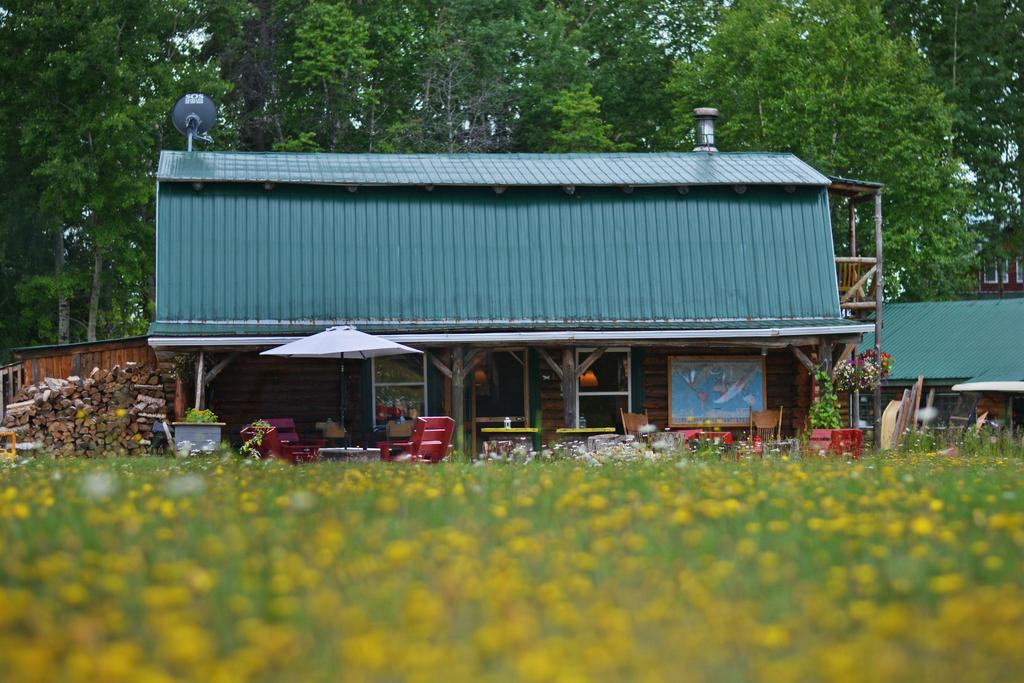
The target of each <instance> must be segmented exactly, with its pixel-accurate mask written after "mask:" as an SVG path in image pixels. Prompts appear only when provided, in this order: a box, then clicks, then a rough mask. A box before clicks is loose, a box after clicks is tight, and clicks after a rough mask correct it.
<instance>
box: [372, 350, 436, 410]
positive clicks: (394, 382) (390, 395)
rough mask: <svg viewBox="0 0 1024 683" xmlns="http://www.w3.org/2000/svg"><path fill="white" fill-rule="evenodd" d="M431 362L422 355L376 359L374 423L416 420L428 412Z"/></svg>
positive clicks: (374, 364) (374, 370) (374, 371)
mask: <svg viewBox="0 0 1024 683" xmlns="http://www.w3.org/2000/svg"><path fill="white" fill-rule="evenodd" d="M426 376H427V365H426V357H425V356H421V355H415V356H414V355H411V354H410V355H406V356H386V357H383V358H374V359H373V423H374V424H378V425H379V424H385V423H387V422H389V421H391V420H402V419H405V420H413V419H415V418H417V417H420V416H421V415H424V414H426V408H427V382H426Z"/></svg>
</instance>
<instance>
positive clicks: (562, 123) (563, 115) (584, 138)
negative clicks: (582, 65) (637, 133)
mask: <svg viewBox="0 0 1024 683" xmlns="http://www.w3.org/2000/svg"><path fill="white" fill-rule="evenodd" d="M590 89H591V86H590V84H589V83H586V84H584V85H583V87H581V88H577V89H574V90H563V91H562V92H561V94H560V96H559V98H558V102H556V103H555V106H554V107H553V109H554V113H555V116H557V117H558V119H559V124H558V130H556V131H555V132H554V133H552V135H551V137H552V140H553V144H552V146H551V150H550V151H552V152H621V151H625V150H626V149H628V148H629V145H628V144H625V143H617V142H615V140H614V139H613V133H612V127H611V124H608V123H605V122H604V121H603V120H602V119H601V98H600V97H598V96H596V95H594V94H592V93H591V92H590Z"/></svg>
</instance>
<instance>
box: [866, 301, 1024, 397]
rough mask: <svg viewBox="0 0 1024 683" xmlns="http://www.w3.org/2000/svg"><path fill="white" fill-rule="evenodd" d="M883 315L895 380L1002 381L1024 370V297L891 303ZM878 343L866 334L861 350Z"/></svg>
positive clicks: (884, 338)
mask: <svg viewBox="0 0 1024 683" xmlns="http://www.w3.org/2000/svg"><path fill="white" fill-rule="evenodd" d="M882 316H883V317H882V320H883V323H884V325H885V327H884V329H883V334H882V348H883V350H884V351H885V352H886V353H890V354H892V358H893V371H892V376H891V377H890V380H892V381H896V382H905V381H913V380H915V379H917V377H918V375H924V377H925V379H926V380H928V381H932V382H934V381H939V380H955V381H962V380H967V379H977V378H982V379H978V381H999V380H1015V379H1020V378H1021V376H1022V373H1024V299H1001V300H993V299H984V300H972V301H934V302H923V303H907V304H887V305H886V306H885V308H884V310H883V313H882ZM874 343H875V335H874V334H868V335H866V336H865V338H864V343H863V345H862V346H861V349H862V350H863V349H867V348H870V347H872V346H874Z"/></svg>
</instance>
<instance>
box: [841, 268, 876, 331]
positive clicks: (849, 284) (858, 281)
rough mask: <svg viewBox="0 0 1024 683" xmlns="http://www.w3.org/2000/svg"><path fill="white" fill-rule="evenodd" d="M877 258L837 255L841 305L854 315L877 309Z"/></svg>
mask: <svg viewBox="0 0 1024 683" xmlns="http://www.w3.org/2000/svg"><path fill="white" fill-rule="evenodd" d="M877 270H878V265H877V259H875V258H874V257H873V256H836V275H837V279H838V280H839V307H840V308H841V309H842V310H844V311H850V314H851V315H853V316H859V315H861V314H866V313H867V312H868V311H873V310H875V287H876V286H877V285H878V278H877V277H875V273H876V271H877Z"/></svg>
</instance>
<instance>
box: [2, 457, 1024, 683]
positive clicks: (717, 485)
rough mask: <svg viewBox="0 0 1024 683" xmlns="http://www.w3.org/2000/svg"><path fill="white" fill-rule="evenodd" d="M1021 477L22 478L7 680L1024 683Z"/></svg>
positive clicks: (701, 467)
mask: <svg viewBox="0 0 1024 683" xmlns="http://www.w3.org/2000/svg"><path fill="white" fill-rule="evenodd" d="M1022 475H1024V460H1022V459H1021V458H1019V457H1003V458H1000V457H998V456H981V457H973V458H959V457H953V458H951V457H947V456H942V455H936V454H934V453H933V454H928V453H920V454H900V455H892V456H885V457H881V456H869V457H867V458H866V459H865V460H863V461H862V462H860V463H853V464H851V463H846V462H839V461H826V462H823V461H795V462H779V461H775V462H767V461H766V462H760V461H754V462H749V461H743V462H739V463H737V462H734V461H717V460H715V461H710V462H707V461H701V460H687V461H676V460H669V461H667V462H664V463H661V464H630V465H612V466H604V467H584V466H581V465H577V464H573V463H557V462H556V463H540V462H534V463H531V464H529V465H517V466H511V465H488V466H472V465H464V464H446V465H441V466H436V467H421V466H409V465H390V466H389V465H383V464H372V465H346V464H337V463H321V464H316V465H308V466H299V467H291V466H287V465H280V464H277V463H266V462H245V461H241V460H239V459H236V458H234V457H231V456H229V457H225V458H223V459H222V458H220V457H209V458H194V459H191V460H188V461H180V460H179V461H175V460H167V459H157V458H140V459H133V460H123V459H122V460H60V461H55V460H52V459H49V458H39V459H36V460H31V461H22V462H20V463H17V464H3V465H0V520H2V521H0V524H2V526H0V680H54V679H56V680H102V681H118V680H124V681H147V680H152V681H163V680H168V681H169V680H203V681H206V680H210V681H241V680H285V681H306V680H337V679H341V678H343V679H344V680H351V681H362V680H380V681H394V680H421V681H436V680H445V681H461V680H467V681H469V680H473V681H481V680H482V681H488V680H524V681H584V680H602V681H607V680H665V681H680V680H696V681H700V680H707V681H747V680H763V681H773V682H775V681H811V680H827V681H865V680H878V681H888V680H892V681H909V680H929V681H932V680H937V681H943V680H947V681H964V680H1011V679H1019V678H1020V676H1021V672H1022V671H1024V647H1022V643H1024V491H1022V488H1021V481H1022Z"/></svg>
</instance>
